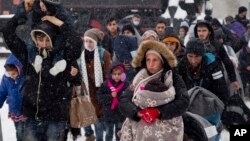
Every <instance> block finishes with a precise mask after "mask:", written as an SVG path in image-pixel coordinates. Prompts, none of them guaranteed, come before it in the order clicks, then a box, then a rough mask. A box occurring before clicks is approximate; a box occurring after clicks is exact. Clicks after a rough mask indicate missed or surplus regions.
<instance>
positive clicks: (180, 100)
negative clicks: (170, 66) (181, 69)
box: [158, 71, 189, 120]
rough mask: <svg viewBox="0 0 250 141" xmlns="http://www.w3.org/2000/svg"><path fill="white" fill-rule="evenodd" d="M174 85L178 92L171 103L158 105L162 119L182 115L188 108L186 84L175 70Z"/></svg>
mask: <svg viewBox="0 0 250 141" xmlns="http://www.w3.org/2000/svg"><path fill="white" fill-rule="evenodd" d="M173 85H174V88H175V92H176V94H175V99H174V100H173V101H171V102H170V103H167V104H165V105H162V106H158V110H159V111H160V119H163V120H168V119H171V118H173V117H177V116H181V115H182V114H184V113H185V112H186V110H187V108H188V104H189V97H188V93H187V88H186V85H185V83H184V81H183V80H182V78H181V77H180V76H179V75H178V74H177V73H176V72H175V71H173Z"/></svg>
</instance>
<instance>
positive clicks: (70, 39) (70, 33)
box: [60, 23, 82, 64]
mask: <svg viewBox="0 0 250 141" xmlns="http://www.w3.org/2000/svg"><path fill="white" fill-rule="evenodd" d="M60 31H61V33H62V35H63V36H64V37H66V41H67V43H66V47H65V52H64V53H65V59H66V61H67V62H69V63H70V64H72V63H74V62H75V61H76V60H77V59H78V58H79V57H80V55H81V47H82V40H81V37H80V35H78V34H77V33H76V32H75V31H74V30H73V29H72V28H70V25H69V24H67V23H64V24H63V25H62V26H60Z"/></svg>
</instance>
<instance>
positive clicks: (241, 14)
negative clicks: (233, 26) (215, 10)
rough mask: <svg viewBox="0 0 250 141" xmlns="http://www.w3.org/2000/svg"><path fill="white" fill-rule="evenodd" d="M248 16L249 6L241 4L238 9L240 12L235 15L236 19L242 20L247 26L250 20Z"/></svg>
mask: <svg viewBox="0 0 250 141" xmlns="http://www.w3.org/2000/svg"><path fill="white" fill-rule="evenodd" d="M246 17H247V8H246V7H245V6H241V7H239V9H238V14H237V15H236V16H235V20H236V21H238V22H240V23H241V24H242V25H243V26H244V27H245V28H247V24H248V23H249V20H248V19H247V18H246Z"/></svg>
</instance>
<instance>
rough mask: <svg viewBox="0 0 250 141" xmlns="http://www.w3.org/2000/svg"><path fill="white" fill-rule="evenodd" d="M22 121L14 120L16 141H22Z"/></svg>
mask: <svg viewBox="0 0 250 141" xmlns="http://www.w3.org/2000/svg"><path fill="white" fill-rule="evenodd" d="M24 124H25V122H24V121H19V122H14V125H15V128H16V139H17V141H22V137H23V132H24Z"/></svg>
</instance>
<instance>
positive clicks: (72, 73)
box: [70, 66, 78, 76]
mask: <svg viewBox="0 0 250 141" xmlns="http://www.w3.org/2000/svg"><path fill="white" fill-rule="evenodd" d="M77 73H78V69H77V68H75V67H73V66H71V71H70V74H71V76H76V75H77Z"/></svg>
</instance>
